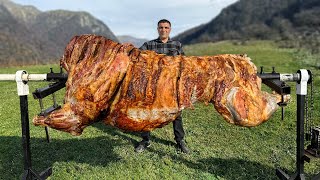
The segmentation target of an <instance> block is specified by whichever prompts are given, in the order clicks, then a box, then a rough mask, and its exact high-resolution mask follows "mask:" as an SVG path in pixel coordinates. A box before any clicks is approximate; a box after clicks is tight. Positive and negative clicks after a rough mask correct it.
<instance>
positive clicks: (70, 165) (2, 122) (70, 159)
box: [0, 41, 320, 180]
mask: <svg viewBox="0 0 320 180" xmlns="http://www.w3.org/2000/svg"><path fill="white" fill-rule="evenodd" d="M185 51H186V53H187V55H213V54H223V53H237V54H244V53H245V54H248V56H249V57H251V58H252V60H253V62H254V63H255V64H256V65H257V67H259V66H265V68H266V69H265V71H268V72H270V71H271V67H272V66H275V67H276V71H279V72H281V73H294V72H296V71H297V70H298V69H300V68H306V69H310V70H312V72H313V73H314V74H315V78H314V79H315V81H316V82H315V85H316V87H317V90H318V89H319V82H320V79H319V70H318V69H314V67H312V66H309V65H308V62H309V61H308V58H310V56H309V55H308V56H307V55H306V56H304V55H303V53H301V52H300V53H299V54H297V51H295V50H292V49H279V48H277V47H276V46H275V44H273V43H272V42H269V41H253V42H247V43H246V44H243V45H237V44H235V43H233V42H220V43H210V44H197V45H193V46H186V47H185ZM301 58H302V59H303V61H302V60H301ZM312 58H313V57H312ZM299 59H300V60H299ZM310 61H311V60H310ZM57 64H58V63H57ZM53 66H54V70H55V71H58V68H57V65H53ZM49 67H50V65H46V66H33V67H12V68H1V69H0V74H3V73H15V72H16V70H20V69H25V70H27V71H28V72H29V73H47V72H48V71H49ZM28 84H29V86H30V92H33V91H34V90H35V88H40V87H44V86H45V85H46V84H47V83H45V82H41V83H40V82H29V83H28ZM0 85H1V88H0V99H1V101H2V102H1V103H0V179H21V174H22V172H23V161H22V160H23V156H22V145H21V123H20V111H19V97H18V96H17V93H16V84H15V83H14V82H0ZM264 88H265V89H266V87H264ZM291 89H292V91H293V93H292V101H291V102H290V103H289V104H288V106H287V107H286V108H285V110H286V112H285V119H284V120H283V121H282V120H281V112H280V110H279V111H277V112H276V113H275V114H274V115H273V116H272V118H271V119H270V120H269V121H268V122H266V123H264V124H262V125H260V126H257V127H253V128H242V127H237V126H234V125H231V124H228V123H226V122H225V121H224V120H223V118H222V117H221V116H220V115H219V114H217V113H216V111H215V110H214V107H213V106H212V105H209V106H205V105H203V104H196V106H195V109H194V110H185V111H183V118H184V127H185V131H186V141H187V145H188V147H189V148H190V149H191V150H192V153H191V154H188V155H185V154H179V153H177V152H176V150H175V147H174V140H173V132H172V125H171V124H169V125H168V126H166V127H164V128H162V129H157V130H155V131H153V132H152V145H151V147H150V149H149V150H147V151H145V152H143V153H141V154H137V153H135V152H134V148H133V146H134V144H135V143H137V142H138V141H140V139H141V138H140V136H139V134H138V133H125V132H122V131H120V130H118V129H115V128H113V127H110V126H105V125H104V124H103V123H100V122H99V123H96V124H93V125H92V126H89V127H87V128H86V129H85V130H84V133H83V134H82V135H81V136H78V137H76V136H71V135H70V134H68V133H64V132H60V131H56V130H52V129H50V130H49V132H50V136H51V142H50V143H47V142H46V140H45V131H44V128H42V127H35V126H33V125H32V123H30V134H31V152H32V166H33V168H34V169H35V170H37V171H42V170H44V169H45V168H47V167H53V174H52V175H51V176H50V177H49V179H59V180H60V179H85V180H87V179H227V180H235V179H240V180H248V179H262V180H265V179H277V177H276V176H275V168H277V167H280V168H281V169H282V170H285V171H286V172H288V173H289V174H293V173H294V171H295V147H296V144H295V128H296V127H295V119H296V115H295V111H296V109H295V108H296V104H295V94H294V89H295V84H294V83H291ZM63 96H64V92H63V90H61V91H59V92H58V93H57V97H58V99H59V100H60V101H59V103H60V104H61V102H62V98H63ZM49 100H50V99H47V100H46V102H45V104H46V105H47V106H49V105H50V101H49ZM319 104H320V100H319V92H318V93H317V94H316V97H315V108H316V110H317V112H315V113H314V115H315V117H316V122H317V124H320V120H319V117H320V115H319ZM38 112H39V105H38V102H37V101H36V100H34V99H33V98H32V95H30V96H29V115H30V119H31V118H32V117H33V116H34V115H36V114H37V113H38ZM319 167H320V160H319V159H314V160H312V161H311V163H306V164H305V172H306V176H307V177H308V178H310V177H312V176H314V175H315V174H317V173H319V171H320V168H319Z"/></svg>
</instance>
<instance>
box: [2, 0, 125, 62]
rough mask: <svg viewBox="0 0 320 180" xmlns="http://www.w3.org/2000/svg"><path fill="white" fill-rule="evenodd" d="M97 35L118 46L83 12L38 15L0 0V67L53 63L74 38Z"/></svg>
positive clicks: (105, 28) (34, 10) (107, 31)
mask: <svg viewBox="0 0 320 180" xmlns="http://www.w3.org/2000/svg"><path fill="white" fill-rule="evenodd" d="M80 34H97V35H102V36H105V37H107V38H109V39H112V40H114V41H117V42H119V40H118V39H117V37H116V36H115V35H114V34H113V33H112V31H111V30H110V29H109V28H108V26H107V25H105V24H104V23H103V22H102V21H100V20H98V19H96V18H95V17H93V16H92V15H91V14H89V13H87V12H72V11H65V10H55V11H45V12H42V11H39V10H38V9H37V8H35V7H33V6H22V5H18V4H16V3H13V2H11V1H9V0H0V51H1V53H0V65H1V66H6V65H25V64H38V63H40V64H45V63H49V62H57V60H59V58H60V57H61V56H62V55H63V51H64V48H65V46H66V45H67V43H68V41H69V40H70V39H71V38H72V37H73V36H75V35H80Z"/></svg>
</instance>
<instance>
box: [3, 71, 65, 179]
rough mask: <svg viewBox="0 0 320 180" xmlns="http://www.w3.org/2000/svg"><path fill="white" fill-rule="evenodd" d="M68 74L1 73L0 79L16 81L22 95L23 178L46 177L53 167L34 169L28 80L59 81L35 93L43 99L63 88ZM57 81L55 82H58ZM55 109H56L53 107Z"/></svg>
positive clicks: (19, 94) (19, 93)
mask: <svg viewBox="0 0 320 180" xmlns="http://www.w3.org/2000/svg"><path fill="white" fill-rule="evenodd" d="M67 77H68V75H67V74H65V73H62V69H61V70H60V73H53V71H52V69H51V72H50V73H48V74H28V72H27V71H25V70H19V71H17V72H16V74H0V81H16V83H17V93H18V96H19V97H20V114H21V129H22V147H23V162H24V173H23V176H22V179H28V180H29V179H30V180H31V179H34V178H36V179H46V178H47V177H48V176H50V175H51V174H52V167H48V168H47V169H45V170H44V171H42V172H41V173H40V174H38V173H37V172H36V171H34V170H33V169H32V164H31V151H30V127H29V113H28V112H29V111H28V95H29V86H28V81H58V82H57V83H59V85H58V86H57V85H56V86H53V87H54V88H52V87H50V88H47V89H42V90H39V91H36V92H35V93H34V97H35V99H37V98H38V99H42V98H43V97H45V96H47V95H49V94H52V93H53V92H55V91H57V90H59V89H61V88H63V87H64V86H65V81H66V79H67ZM57 83H55V84H57ZM52 110H54V109H52ZM46 135H47V140H48V141H49V137H48V132H47V129H46Z"/></svg>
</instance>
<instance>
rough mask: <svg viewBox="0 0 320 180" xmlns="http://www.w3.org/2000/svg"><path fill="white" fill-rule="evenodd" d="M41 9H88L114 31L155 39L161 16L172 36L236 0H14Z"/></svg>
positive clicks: (195, 24)
mask: <svg viewBox="0 0 320 180" xmlns="http://www.w3.org/2000/svg"><path fill="white" fill-rule="evenodd" d="M12 1H13V2H15V3H17V4H22V5H33V6H35V7H36V8H37V9H39V10H41V11H48V10H56V9H64V10H71V11H87V12H89V13H90V14H92V15H93V16H95V17H96V18H98V19H100V20H102V21H103V22H104V23H105V24H106V25H107V26H108V27H109V28H110V29H111V31H112V32H113V33H114V34H115V35H117V36H118V35H131V36H134V37H137V38H146V39H153V38H156V37H157V36H158V34H157V31H156V27H157V22H158V20H160V19H163V18H165V19H168V20H170V21H171V24H172V31H171V36H175V35H177V34H179V33H182V32H183V31H185V30H188V29H190V28H193V27H195V26H198V25H200V24H204V23H207V22H209V21H210V20H212V19H213V18H214V17H215V16H216V15H218V14H219V13H220V11H221V10H222V9H223V8H224V7H226V6H228V5H230V4H233V3H235V2H236V1H237V0H157V1H154V0H12Z"/></svg>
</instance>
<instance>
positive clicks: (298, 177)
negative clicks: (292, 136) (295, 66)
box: [276, 94, 305, 180]
mask: <svg viewBox="0 0 320 180" xmlns="http://www.w3.org/2000/svg"><path fill="white" fill-rule="evenodd" d="M304 103H305V95H300V94H297V124H296V126H297V129H296V132H297V137H296V143H297V148H296V172H295V174H294V175H293V176H291V177H290V176H289V175H288V174H286V173H285V172H283V171H282V170H280V169H277V170H276V175H277V176H278V177H279V178H280V179H286V180H288V179H290V180H291V179H292V180H305V176H304V161H305V158H304V156H305V154H304V106H305V105H304Z"/></svg>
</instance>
